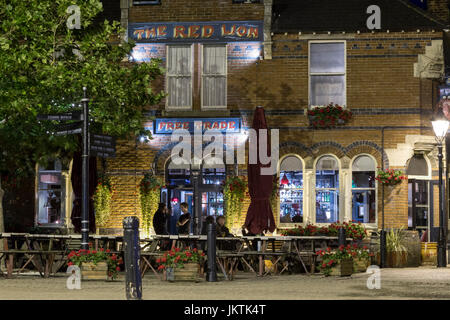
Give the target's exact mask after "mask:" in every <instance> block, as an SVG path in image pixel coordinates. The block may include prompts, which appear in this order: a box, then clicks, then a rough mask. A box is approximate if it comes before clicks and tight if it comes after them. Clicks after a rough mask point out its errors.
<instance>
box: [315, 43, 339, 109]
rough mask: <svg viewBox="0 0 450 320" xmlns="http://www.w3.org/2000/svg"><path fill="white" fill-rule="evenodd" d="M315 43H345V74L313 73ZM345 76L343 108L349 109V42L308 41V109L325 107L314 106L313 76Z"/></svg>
mask: <svg viewBox="0 0 450 320" xmlns="http://www.w3.org/2000/svg"><path fill="white" fill-rule="evenodd" d="M315 43H344V73H341V72H327V73H323V72H320V73H316V72H313V73H311V44H315ZM339 75H340V76H342V75H343V76H344V90H345V92H344V103H343V105H342V106H341V107H342V108H344V109H345V108H346V107H347V40H309V41H308V108H309V109H315V108H320V107H324V106H323V105H312V94H311V78H312V76H339Z"/></svg>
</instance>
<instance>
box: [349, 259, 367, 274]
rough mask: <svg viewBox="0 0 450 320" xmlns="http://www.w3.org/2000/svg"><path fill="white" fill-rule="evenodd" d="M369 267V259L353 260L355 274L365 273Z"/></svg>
mask: <svg viewBox="0 0 450 320" xmlns="http://www.w3.org/2000/svg"><path fill="white" fill-rule="evenodd" d="M369 265H370V260H369V259H359V258H358V259H354V260H353V270H354V271H355V272H366V270H367V267H368V266H369Z"/></svg>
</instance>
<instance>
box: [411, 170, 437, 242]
mask: <svg viewBox="0 0 450 320" xmlns="http://www.w3.org/2000/svg"><path fill="white" fill-rule="evenodd" d="M419 177H421V178H409V176H408V185H409V184H410V183H411V184H412V190H411V192H412V194H411V200H412V203H411V206H410V205H409V186H408V229H412V230H427V231H429V230H430V227H431V215H432V214H433V213H434V210H433V212H431V203H430V202H431V201H432V199H431V188H432V187H433V185H432V184H431V179H427V178H424V177H426V176H419ZM417 181H423V182H425V184H426V188H427V190H426V193H427V204H426V205H417V204H416V203H415V201H414V194H415V193H417V190H416V189H415V186H414V183H416V182H417ZM409 208H411V211H412V226H411V227H410V226H409ZM416 208H427V209H428V210H427V211H428V218H427V225H426V226H418V225H417V223H416V215H415V209H416ZM429 239H430V232H428V241H429Z"/></svg>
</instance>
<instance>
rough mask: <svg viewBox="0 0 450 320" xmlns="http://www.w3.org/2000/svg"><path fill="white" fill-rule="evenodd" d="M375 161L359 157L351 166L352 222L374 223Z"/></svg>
mask: <svg viewBox="0 0 450 320" xmlns="http://www.w3.org/2000/svg"><path fill="white" fill-rule="evenodd" d="M375 199H376V189H375V161H374V160H373V159H372V158H371V157H369V156H365V155H362V156H359V157H357V158H356V159H355V160H354V161H353V165H352V220H355V221H358V222H362V223H376V200H375Z"/></svg>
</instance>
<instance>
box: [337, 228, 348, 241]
mask: <svg viewBox="0 0 450 320" xmlns="http://www.w3.org/2000/svg"><path fill="white" fill-rule="evenodd" d="M345 242H346V235H345V229H344V227H340V228H339V233H338V243H339V246H345Z"/></svg>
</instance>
